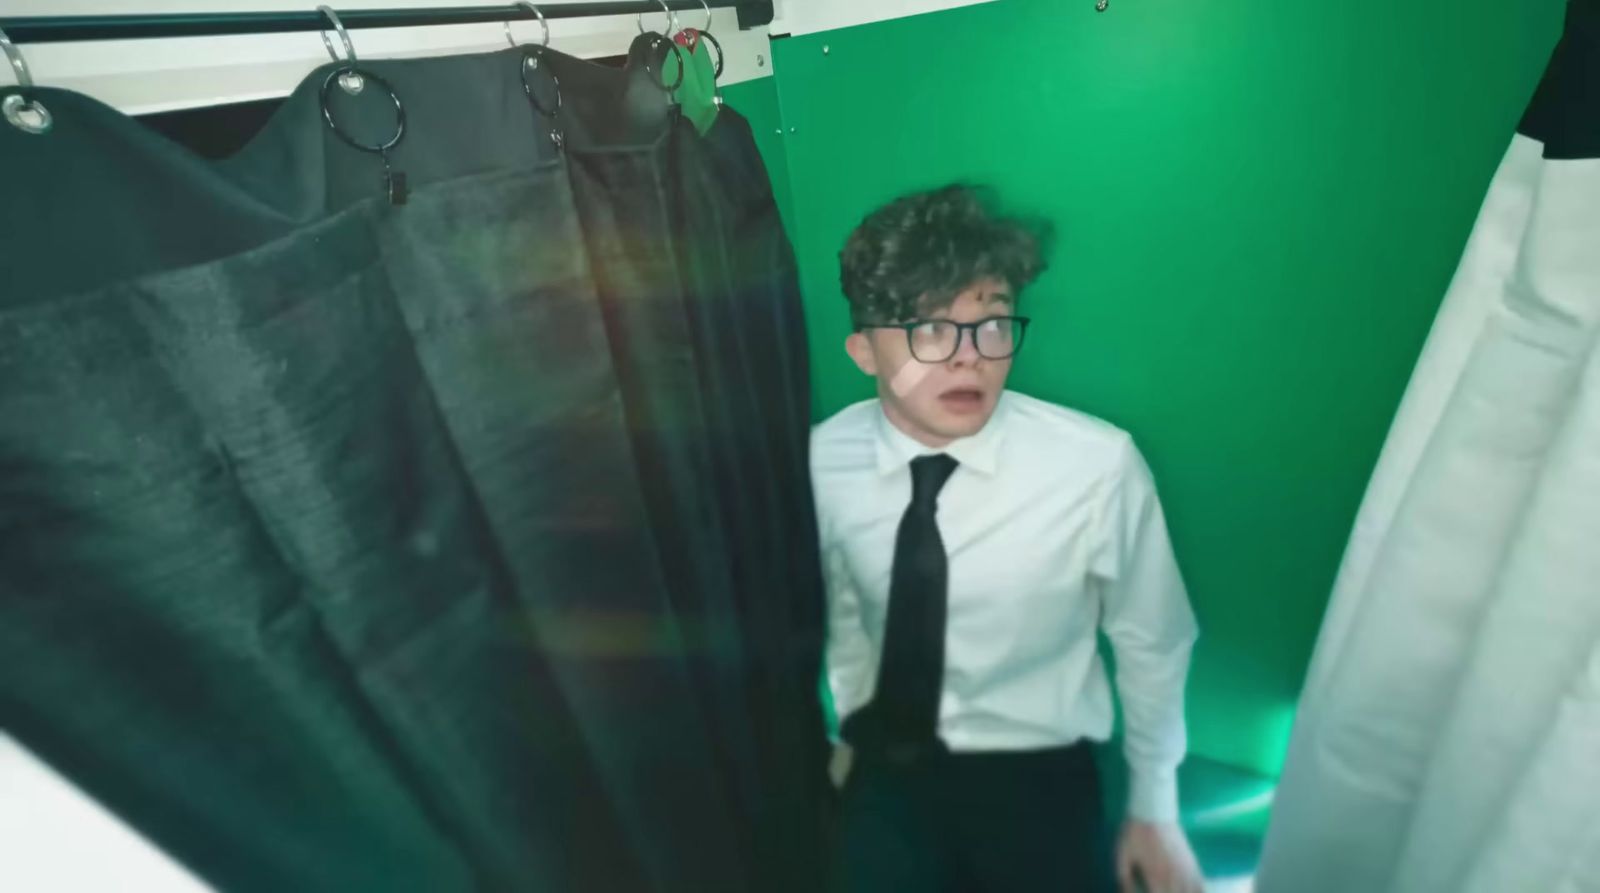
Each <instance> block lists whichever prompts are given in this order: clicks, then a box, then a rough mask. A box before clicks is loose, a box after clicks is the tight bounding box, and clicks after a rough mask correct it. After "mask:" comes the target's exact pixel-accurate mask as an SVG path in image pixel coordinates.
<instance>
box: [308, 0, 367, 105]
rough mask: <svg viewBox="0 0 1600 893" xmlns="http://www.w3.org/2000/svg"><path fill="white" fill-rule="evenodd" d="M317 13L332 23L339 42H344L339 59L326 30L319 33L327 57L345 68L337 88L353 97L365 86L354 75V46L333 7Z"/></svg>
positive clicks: (359, 78)
mask: <svg viewBox="0 0 1600 893" xmlns="http://www.w3.org/2000/svg"><path fill="white" fill-rule="evenodd" d="M317 12H320V13H322V14H323V15H324V16H326V17H327V19H328V21H330V22H332V23H333V29H334V30H335V31H337V32H339V40H341V41H343V42H344V53H345V54H344V57H343V58H341V57H340V56H339V52H338V51H337V50H335V49H334V48H333V41H332V40H330V39H329V38H328V29H326V28H324V29H322V31H320V32H319V33H320V34H321V35H322V45H323V46H325V47H327V48H328V57H329V58H331V59H332V60H333V61H335V62H343V63H345V65H346V66H347V70H346V73H345V75H344V76H343V77H341V78H340V79H339V86H340V87H343V88H344V92H346V93H349V94H350V95H351V96H354V95H356V94H357V93H360V92H361V90H362V88H363V87H365V86H366V83H365V82H364V81H362V79H361V75H359V74H357V73H355V66H356V63H357V62H358V61H359V60H358V59H357V58H356V45H355V44H354V43H351V42H350V32H348V31H346V30H344V22H343V21H342V20H340V18H339V14H338V13H336V12H334V11H333V7H331V6H319V7H317Z"/></svg>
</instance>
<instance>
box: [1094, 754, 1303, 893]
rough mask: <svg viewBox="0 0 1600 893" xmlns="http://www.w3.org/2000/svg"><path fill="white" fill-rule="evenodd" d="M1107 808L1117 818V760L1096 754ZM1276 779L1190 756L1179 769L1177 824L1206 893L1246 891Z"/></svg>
mask: <svg viewBox="0 0 1600 893" xmlns="http://www.w3.org/2000/svg"><path fill="white" fill-rule="evenodd" d="M1100 766H1101V774H1102V775H1103V776H1104V778H1105V789H1106V791H1107V797H1108V800H1109V801H1111V802H1108V803H1107V808H1108V809H1109V810H1110V811H1111V814H1112V815H1115V816H1119V817H1120V816H1121V815H1122V807H1123V804H1122V798H1123V797H1124V796H1125V795H1126V792H1127V789H1128V785H1127V781H1126V771H1127V770H1126V769H1125V767H1124V763H1123V761H1122V759H1121V758H1120V756H1119V755H1118V754H1116V753H1115V752H1112V751H1107V752H1106V753H1104V754H1102V758H1101V760H1100ZM1275 784H1276V780H1275V779H1272V778H1268V777H1265V776H1262V775H1258V774H1256V773H1254V772H1249V771H1246V770H1243V769H1238V768H1235V767H1232V766H1227V765H1224V764H1222V763H1218V762H1216V761H1214V760H1208V759H1204V758H1202V757H1194V756H1191V757H1190V758H1189V759H1188V760H1187V761H1185V763H1184V764H1183V768H1182V769H1181V770H1179V775H1178V789H1179V791H1180V793H1181V795H1182V798H1183V805H1182V808H1183V824H1184V827H1185V828H1186V829H1187V830H1188V832H1189V839H1190V841H1191V842H1192V843H1193V844H1194V848H1195V852H1196V853H1197V854H1198V855H1199V857H1200V864H1201V866H1202V867H1203V868H1204V869H1205V874H1206V878H1207V887H1206V889H1207V891H1208V893H1247V891H1249V890H1250V889H1251V887H1250V883H1249V880H1250V878H1251V877H1252V876H1253V875H1254V874H1255V870H1256V863H1257V861H1258V859H1259V857H1260V855H1261V842H1262V838H1263V837H1264V836H1265V834H1266V830H1267V817H1268V815H1269V814H1270V812H1271V810H1272V792H1273V788H1274V786H1275Z"/></svg>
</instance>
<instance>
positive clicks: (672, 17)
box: [639, 0, 678, 34]
mask: <svg viewBox="0 0 1600 893" xmlns="http://www.w3.org/2000/svg"><path fill="white" fill-rule="evenodd" d="M656 2H657V3H659V4H661V11H662V12H664V13H666V14H667V33H668V34H671V33H672V32H674V31H677V30H678V14H677V13H675V12H673V11H672V7H670V6H668V5H667V0H656ZM639 33H640V34H644V33H646V32H645V27H644V13H642V12H641V13H639Z"/></svg>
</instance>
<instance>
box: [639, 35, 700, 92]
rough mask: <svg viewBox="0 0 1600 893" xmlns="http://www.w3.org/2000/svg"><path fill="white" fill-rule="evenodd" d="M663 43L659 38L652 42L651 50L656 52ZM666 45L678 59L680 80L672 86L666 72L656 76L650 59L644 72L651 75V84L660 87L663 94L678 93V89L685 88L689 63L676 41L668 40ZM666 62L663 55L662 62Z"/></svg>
mask: <svg viewBox="0 0 1600 893" xmlns="http://www.w3.org/2000/svg"><path fill="white" fill-rule="evenodd" d="M662 42H663V40H662V38H661V37H657V38H656V39H655V40H652V41H650V49H651V50H652V51H654V50H655V48H656V47H658V46H661V44H662ZM665 43H666V45H667V46H668V47H670V48H671V49H672V54H673V55H674V56H677V57H678V79H677V80H675V81H673V82H672V83H670V84H669V83H667V77H666V72H665V71H662V73H661V74H659V75H658V74H656V72H655V71H654V70H653V69H651V67H650V60H648V59H646V60H645V63H644V71H645V74H648V75H650V81H651V83H654V84H655V85H656V86H657V87H659V88H660V89H661V92H663V93H676V92H678V88H679V87H681V86H683V75H684V70H685V69H686V68H687V67H688V64H689V63H688V61H687V60H685V59H684V58H683V50H681V49H679V48H678V42H677V41H675V40H667V41H665ZM666 60H667V57H666V54H665V53H663V54H662V56H661V61H662V62H665V61H666ZM661 67H662V68H663V69H665V68H666V66H665V65H663V66H661Z"/></svg>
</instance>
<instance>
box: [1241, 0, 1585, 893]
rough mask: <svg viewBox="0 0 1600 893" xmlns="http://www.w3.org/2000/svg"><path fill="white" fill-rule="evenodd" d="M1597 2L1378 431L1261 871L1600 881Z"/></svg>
mask: <svg viewBox="0 0 1600 893" xmlns="http://www.w3.org/2000/svg"><path fill="white" fill-rule="evenodd" d="M1579 6H1584V7H1587V10H1588V12H1587V13H1585V14H1584V15H1579V14H1578V10H1577V7H1579ZM1597 9H1600V3H1589V2H1576V3H1574V13H1573V14H1572V15H1569V23H1568V32H1567V36H1566V38H1564V41H1563V46H1562V49H1561V50H1559V51H1558V53H1557V56H1556V61H1555V62H1553V63H1552V68H1551V72H1550V73H1549V74H1548V75H1547V76H1546V80H1545V83H1544V84H1543V85H1541V88H1540V95H1539V97H1537V98H1536V99H1535V109H1533V110H1530V116H1529V119H1528V121H1525V122H1524V133H1523V134H1519V135H1518V136H1517V137H1516V138H1515V140H1514V142H1513V143H1512V145H1511V148H1510V150H1509V152H1508V153H1507V154H1506V157H1505V159H1504V161H1503V163H1502V164H1501V167H1500V169H1499V172H1498V173H1497V175H1496V178H1495V180H1494V184H1493V186H1492V187H1491V189H1490V191H1489V194H1488V198H1487V200H1486V201H1485V203H1484V206H1483V209H1482V212H1481V214H1480V216H1479V219H1478V222H1477V226H1476V228H1475V230H1474V232H1473V234H1472V237H1471V240H1470V241H1469V243H1468V245H1467V249H1466V253H1465V255H1464V257H1463V260H1462V263H1461V267H1460V269H1459V270H1458V272H1457V274H1456V277H1455V280H1454V282H1453V283H1452V284H1451V287H1450V291H1449V294H1448V296H1447V297H1446V299H1445V303H1444V306H1443V309H1442V310H1441V313H1440V316H1439V319H1438V321H1437V322H1436V324H1435V326H1434V330H1433V332H1432V333H1431V335H1430V337H1429V341H1428V344H1427V347H1426V349H1425V350H1424V352H1423V355H1422V358H1421V360H1420V362H1419V365H1418V368H1417V371H1416V373H1415V377H1414V379H1413V381H1412V383H1411V386H1410V389H1409V391H1408V392H1407V395H1406V398H1405V401H1404V403H1403V405H1402V406H1401V409H1400V413H1399V415H1398V417H1397V420H1396V423H1395V427H1394V429H1393V431H1392V432H1391V434H1390V437H1389V441H1388V443H1387V444H1386V446H1385V449H1384V453H1383V456H1382V459H1381V461H1380V463H1379V466H1378V468H1377V471H1376V473H1375V476H1374V478H1373V481H1372V483H1371V487H1370V490H1369V492H1368V494H1367V498H1366V501H1365V503H1364V504H1363V507H1362V510H1361V514H1360V517H1359V519H1358V521H1357V525H1356V530H1355V532H1354V534H1353V537H1352V540H1351V543H1350V547H1349V549H1348V551H1347V553H1346V556H1345V562H1344V565H1343V567H1342V569H1341V571H1340V577H1339V580H1338V584H1337V586H1336V588H1335V592H1334V596H1333V600H1332V603H1331V606H1330V609H1329V614H1328V617H1327V620H1326V621H1325V623H1324V627H1323V631H1322V635H1321V638H1320V641H1319V642H1318V646H1317V651H1316V656H1315V658H1314V660H1313V663H1312V668H1311V674H1310V677H1309V680H1308V684H1307V689H1306V694H1305V697H1304V698H1303V700H1302V703H1301V714H1300V717H1299V720H1298V724H1297V726H1296V730H1295V734H1294V738H1293V741H1292V743H1291V746H1290V752H1289V759H1288V763H1287V765H1286V768H1285V772H1284V776H1283V780H1282V784H1281V786H1280V788H1279V793H1278V799H1277V805H1276V807H1275V812H1274V817H1273V822H1272V826H1271V828H1270V830H1269V833H1268V838H1267V844H1266V850H1265V853H1264V855H1263V863H1262V867H1261V871H1260V873H1259V875H1258V879H1257V889H1258V891H1260V893H1600V347H1597V340H1600V159H1596V158H1595V157H1593V156H1595V155H1597V154H1600V152H1596V151H1594V150H1593V149H1594V147H1593V146H1592V143H1593V142H1594V141H1595V137H1594V134H1595V133H1597V132H1600V77H1597V75H1600V59H1597V57H1600V14H1597V13H1596V10H1597ZM1585 15H1587V16H1588V18H1586V19H1585ZM1583 60H1587V61H1583ZM1536 111H1537V112H1538V114H1535V112H1536ZM1529 121H1532V122H1534V124H1533V126H1530V125H1529ZM1578 131H1581V133H1580V132H1578ZM1574 147H1580V148H1582V150H1583V151H1574ZM1585 155H1587V156H1588V157H1582V156H1585Z"/></svg>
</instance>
